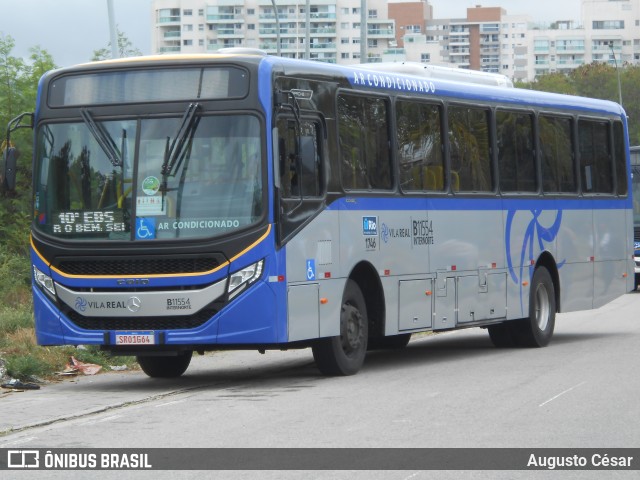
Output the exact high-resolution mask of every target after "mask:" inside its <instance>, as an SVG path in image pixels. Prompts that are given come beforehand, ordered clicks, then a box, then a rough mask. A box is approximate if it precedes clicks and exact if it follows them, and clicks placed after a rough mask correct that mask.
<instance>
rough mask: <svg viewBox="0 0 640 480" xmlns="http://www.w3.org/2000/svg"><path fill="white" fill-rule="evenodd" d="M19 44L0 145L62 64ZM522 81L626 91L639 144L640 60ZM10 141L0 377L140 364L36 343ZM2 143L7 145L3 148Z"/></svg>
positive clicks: (0, 90)
mask: <svg viewBox="0 0 640 480" xmlns="http://www.w3.org/2000/svg"><path fill="white" fill-rule="evenodd" d="M118 44H119V48H120V50H121V53H122V52H124V54H125V55H131V54H137V53H139V52H138V51H137V49H135V48H134V47H132V46H131V44H130V43H129V42H128V40H127V38H126V37H125V36H124V35H123V34H122V33H121V32H119V38H118ZM13 48H14V40H13V39H12V38H11V37H10V36H8V35H6V36H0V133H1V135H0V145H2V144H3V140H4V132H5V128H6V125H7V123H8V122H9V120H11V119H12V118H14V117H16V116H17V115H19V114H20V113H23V112H32V111H33V110H34V108H35V102H36V94H37V85H38V80H39V79H40V77H41V76H42V75H43V74H44V73H45V72H46V71H48V70H51V69H53V68H55V67H56V65H55V63H54V60H53V58H52V57H51V55H50V54H49V53H48V52H47V51H46V50H44V49H42V48H40V47H35V48H32V49H31V55H30V58H29V59H23V58H18V57H14V56H12V55H11V53H12V50H13ZM105 52H106V50H105V49H103V50H98V51H96V52H94V59H100V58H104V56H105V55H106V53H105ZM618 74H619V76H620V82H619V84H620V86H621V88H620V90H619V89H618ZM516 86H517V87H518V88H528V89H535V90H545V91H551V92H559V93H567V94H572V95H584V96H590V97H595V98H602V99H607V100H612V101H618V99H619V97H620V93H621V94H622V99H623V102H624V106H625V109H626V111H627V114H628V117H629V134H630V137H631V140H630V142H631V144H632V145H640V67H638V66H630V65H623V66H621V67H620V69H619V70H617V69H616V68H614V67H613V66H610V65H607V64H595V63H594V64H590V65H583V66H582V67H580V68H578V69H576V70H574V71H572V72H571V73H569V74H567V75H564V74H560V73H554V74H549V75H545V76H543V77H541V78H539V79H538V80H537V81H535V82H528V83H518V84H517V85H516ZM12 142H13V144H14V146H16V147H17V148H18V150H19V151H20V157H19V159H18V168H17V188H16V191H15V193H14V192H9V191H7V190H5V186H4V183H3V179H2V178H0V377H2V375H3V374H4V375H6V376H9V377H12V378H16V379H19V380H26V381H33V380H34V379H38V378H42V379H48V378H54V377H55V373H56V372H59V371H61V370H64V368H65V366H66V365H67V363H68V362H69V360H70V357H71V356H73V357H75V358H76V359H77V360H79V361H80V362H84V363H95V364H99V365H102V366H103V367H104V368H105V369H107V370H108V369H109V367H110V366H111V365H122V364H128V365H129V366H132V365H134V364H135V362H134V360H133V359H132V358H131V357H115V358H113V357H110V356H109V355H108V354H106V353H104V352H101V351H100V350H99V349H97V348H94V347H86V348H84V347H83V348H75V347H39V346H37V345H36V341H35V333H34V328H33V307H32V302H31V271H30V269H31V262H30V260H29V225H30V221H31V214H30V210H31V202H32V196H31V195H32V194H31V156H32V132H31V131H28V130H27V129H23V130H19V131H17V132H15V133H14V135H13V136H12ZM4 148H5V145H2V150H4ZM0 161H2V160H1V159H0ZM0 380H2V379H1V378H0Z"/></svg>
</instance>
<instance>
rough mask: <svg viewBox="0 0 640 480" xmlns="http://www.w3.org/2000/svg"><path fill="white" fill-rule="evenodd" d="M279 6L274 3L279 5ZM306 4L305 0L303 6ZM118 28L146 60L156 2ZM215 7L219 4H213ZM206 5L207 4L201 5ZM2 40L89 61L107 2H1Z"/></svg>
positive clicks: (458, 11)
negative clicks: (8, 38) (9, 38)
mask: <svg viewBox="0 0 640 480" xmlns="http://www.w3.org/2000/svg"><path fill="white" fill-rule="evenodd" d="M278 1H280V0H276V2H278ZM299 1H300V3H304V0H299ZM113 3H114V10H115V19H116V23H117V24H118V28H119V29H120V30H121V31H123V32H124V33H125V34H126V36H127V37H128V38H129V40H131V42H132V43H133V45H134V46H135V47H136V48H138V49H139V50H140V51H142V53H143V54H149V53H151V31H152V18H153V16H152V13H151V3H152V0H113ZM208 3H209V4H212V5H213V4H215V3H216V2H215V0H209V1H208ZM430 3H431V4H432V5H433V9H434V16H435V17H436V18H464V17H465V16H466V13H467V10H466V9H467V8H468V7H473V6H475V5H478V4H482V5H483V6H485V7H491V6H501V7H502V8H504V9H505V10H506V11H507V13H509V14H511V15H516V14H528V15H531V17H532V18H533V20H534V21H553V20H579V19H580V3H581V2H580V0H535V1H532V0H483V1H480V0H473V1H469V0H430ZM203 4H205V1H204V0H203ZM0 35H2V36H4V35H10V36H11V37H13V39H14V40H15V42H16V46H15V48H14V50H13V52H12V54H13V55H14V56H22V57H28V56H29V48H31V47H34V46H40V47H42V48H44V49H45V50H47V51H48V52H49V53H51V55H53V59H54V61H55V63H56V64H57V65H58V66H60V67H64V66H68V65H73V64H75V63H83V62H87V61H89V60H91V57H92V56H93V52H94V50H99V49H101V48H106V47H107V44H108V43H109V20H108V15H107V0H0Z"/></svg>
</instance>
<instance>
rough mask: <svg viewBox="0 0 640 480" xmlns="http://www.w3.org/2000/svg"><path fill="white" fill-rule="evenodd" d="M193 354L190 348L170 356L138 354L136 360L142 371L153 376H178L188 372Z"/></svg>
mask: <svg viewBox="0 0 640 480" xmlns="http://www.w3.org/2000/svg"><path fill="white" fill-rule="evenodd" d="M192 355H193V352H192V351H191V350H188V351H186V352H180V353H178V355H176V356H170V357H155V356H147V355H138V356H137V357H136V360H137V361H138V364H139V365H140V368H141V369H142V371H143V372H144V373H146V374H147V375H148V376H149V377H151V378H176V377H179V376H180V375H182V374H183V373H184V372H186V370H187V368H188V367H189V363H191V356H192Z"/></svg>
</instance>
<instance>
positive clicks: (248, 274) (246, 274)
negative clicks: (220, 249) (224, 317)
mask: <svg viewBox="0 0 640 480" xmlns="http://www.w3.org/2000/svg"><path fill="white" fill-rule="evenodd" d="M263 266H264V260H260V261H259V262H256V263H254V264H253V265H249V266H248V267H246V268H243V269H242V270H238V271H237V272H235V273H232V274H231V276H230V278H229V289H228V291H229V298H233V297H235V296H236V295H238V294H239V293H240V292H242V291H243V290H244V289H245V288H247V287H248V286H249V285H251V284H252V283H253V282H255V281H256V280H258V279H259V278H260V276H261V275H262V268H263Z"/></svg>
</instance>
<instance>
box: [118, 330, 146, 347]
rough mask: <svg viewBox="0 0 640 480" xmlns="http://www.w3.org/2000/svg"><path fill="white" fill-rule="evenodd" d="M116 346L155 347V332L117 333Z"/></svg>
mask: <svg viewBox="0 0 640 480" xmlns="http://www.w3.org/2000/svg"><path fill="white" fill-rule="evenodd" d="M115 336H116V345H155V344H156V334H155V333H154V332H116V333H115Z"/></svg>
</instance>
